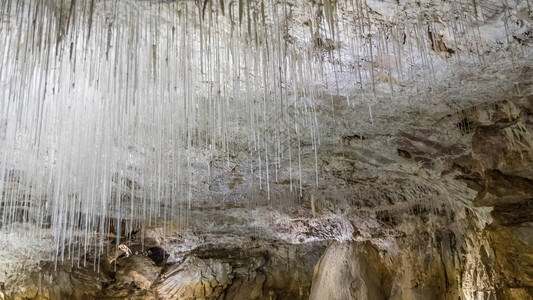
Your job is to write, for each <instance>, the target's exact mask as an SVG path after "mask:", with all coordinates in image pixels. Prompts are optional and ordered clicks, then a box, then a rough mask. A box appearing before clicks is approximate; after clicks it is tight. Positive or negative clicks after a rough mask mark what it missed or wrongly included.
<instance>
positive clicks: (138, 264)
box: [115, 255, 160, 290]
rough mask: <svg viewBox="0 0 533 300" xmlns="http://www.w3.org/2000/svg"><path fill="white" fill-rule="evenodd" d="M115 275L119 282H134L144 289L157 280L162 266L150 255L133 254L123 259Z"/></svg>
mask: <svg viewBox="0 0 533 300" xmlns="http://www.w3.org/2000/svg"><path fill="white" fill-rule="evenodd" d="M120 264H121V266H120V268H119V270H118V271H117V274H116V275H115V279H116V282H117V284H130V283H134V284H135V285H136V286H138V287H139V288H141V289H143V290H147V289H149V288H150V287H151V286H152V284H153V283H154V282H155V281H156V279H157V277H158V275H159V271H160V268H159V267H157V266H156V264H155V262H154V261H153V260H151V259H150V258H149V257H146V256H143V255H133V256H130V257H128V258H125V259H123V260H122V261H121V262H120Z"/></svg>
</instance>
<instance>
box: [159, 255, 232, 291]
mask: <svg viewBox="0 0 533 300" xmlns="http://www.w3.org/2000/svg"><path fill="white" fill-rule="evenodd" d="M231 271H232V268H231V266H230V265H229V264H227V263H222V262H220V261H217V260H214V259H207V260H204V259H200V258H197V257H194V256H189V257H188V258H187V259H186V260H185V261H184V262H183V263H182V264H179V265H176V266H175V267H171V268H170V269H169V270H167V271H166V272H165V273H164V274H162V279H163V281H162V283H161V284H159V285H158V287H157V292H158V294H159V296H160V297H161V299H197V298H205V299H216V298H218V297H219V296H220V295H221V294H222V292H223V291H224V289H225V288H226V287H227V286H228V285H229V284H230V283H231V280H232V275H231Z"/></svg>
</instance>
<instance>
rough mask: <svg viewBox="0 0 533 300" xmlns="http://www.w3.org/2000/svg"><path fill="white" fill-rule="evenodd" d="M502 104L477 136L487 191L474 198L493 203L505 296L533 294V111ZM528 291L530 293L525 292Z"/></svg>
mask: <svg viewBox="0 0 533 300" xmlns="http://www.w3.org/2000/svg"><path fill="white" fill-rule="evenodd" d="M528 99H529V98H528V97H525V99H524V100H525V101H524V102H523V104H524V107H523V108H522V109H520V108H518V107H517V106H516V105H515V104H513V103H510V102H503V103H502V104H500V105H499V107H498V109H497V110H496V112H495V113H494V116H495V118H494V121H495V122H494V123H493V124H491V125H488V126H482V127H479V128H478V129H477V130H476V133H475V134H474V136H473V138H472V145H473V147H472V154H473V158H474V165H473V166H474V168H473V169H474V170H476V171H477V172H478V173H479V174H481V179H482V184H483V189H482V190H481V191H480V193H479V194H478V196H477V197H476V199H475V204H476V205H479V206H491V207H493V211H492V217H493V218H494V222H493V223H492V224H491V225H490V226H489V227H488V233H489V237H490V242H491V246H492V248H493V250H494V252H495V269H496V271H497V272H498V274H499V275H500V276H499V284H498V285H500V286H501V288H500V289H499V290H498V292H499V293H498V294H499V296H500V297H502V298H507V299H512V298H516V299H518V298H527V297H530V298H531V297H533V296H532V295H533V255H532V253H533V244H532V237H533V139H532V137H533V126H532V123H531V116H530V112H529V109H528V107H529V106H528V105H529V100H528ZM525 295H529V296H527V297H526V296H525Z"/></svg>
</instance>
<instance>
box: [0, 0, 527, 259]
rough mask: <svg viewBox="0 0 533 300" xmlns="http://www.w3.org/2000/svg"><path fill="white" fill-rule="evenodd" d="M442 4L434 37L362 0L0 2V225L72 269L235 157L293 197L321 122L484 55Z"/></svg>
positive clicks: (460, 10) (462, 4) (186, 199)
mask: <svg viewBox="0 0 533 300" xmlns="http://www.w3.org/2000/svg"><path fill="white" fill-rule="evenodd" d="M528 3H529V2H528ZM454 5H455V6H454ZM454 5H451V7H452V9H450V12H448V15H444V16H440V18H444V19H443V20H442V21H443V22H450V24H448V27H447V28H448V31H450V32H449V33H450V35H449V36H450V37H452V39H450V40H447V41H444V40H443V39H442V34H440V33H438V32H439V28H437V27H438V26H437V25H435V23H434V22H432V21H430V20H431V18H433V17H434V16H432V15H430V14H429V15H428V14H426V13H424V14H422V13H421V14H420V16H419V17H418V18H416V19H413V20H410V21H409V22H396V23H395V22H393V21H390V20H389V21H387V20H385V19H383V20H380V19H376V12H374V11H373V10H372V9H371V7H370V6H369V5H367V3H366V2H365V1H364V0H352V1H329V0H323V1H318V2H312V1H272V0H269V1H260V0H246V1H245V0H242V1H223V0H220V1H210V0H206V1H194V2H193V1H133V0H113V1H104V0H102V1H97V0H91V1H74V0H71V1H67V0H62V1H59V0H57V1H54V0H43V1H30V0H26V1H15V0H0V40H2V41H3V43H2V44H1V45H0V60H1V64H0V97H1V98H0V227H1V229H2V230H4V231H9V228H10V226H12V225H13V224H16V223H32V224H37V225H38V226H36V227H35V228H38V230H40V228H50V230H52V232H53V235H54V237H55V245H56V247H55V250H56V251H55V253H54V257H55V258H56V259H57V258H59V259H66V258H72V259H74V258H76V259H78V260H80V261H83V260H84V257H85V253H87V252H88V251H91V250H92V249H94V250H95V251H97V252H98V253H101V252H102V251H105V249H104V245H105V239H104V237H105V236H106V235H105V234H104V233H109V232H115V233H117V236H118V239H120V236H121V233H123V232H129V231H131V230H133V229H134V228H146V227H147V226H150V225H151V224H152V222H156V221H157V222H159V221H163V222H165V223H167V222H168V223H173V224H174V223H175V222H178V223H179V221H182V220H183V219H184V216H186V215H187V209H189V208H190V207H191V206H192V205H194V198H195V195H196V194H197V193H200V192H201V191H198V185H197V184H198V181H199V179H198V178H207V179H208V180H209V178H210V175H209V172H210V171H211V170H212V168H213V165H214V164H217V163H218V164H219V166H221V165H226V164H228V165H229V163H230V161H231V157H233V156H237V157H239V158H241V157H246V159H247V160H248V162H249V175H250V178H255V179H256V182H255V183H253V186H256V187H257V188H258V189H262V190H265V191H266V195H267V197H268V198H270V185H271V184H273V183H275V182H278V181H280V180H285V179H288V180H289V183H290V184H289V188H290V189H291V190H294V191H295V192H296V193H298V194H300V195H301V194H302V186H303V184H302V182H303V181H304V180H305V178H312V179H311V182H309V185H318V184H319V167H318V165H317V163H318V161H319V159H318V150H317V149H318V145H319V143H320V134H319V123H318V121H317V114H321V113H326V112H325V111H328V112H327V113H328V114H329V113H330V112H329V111H330V110H331V111H332V110H334V109H335V106H336V104H335V103H333V102H334V101H345V102H346V103H347V105H348V106H350V105H352V106H354V105H355V103H356V100H357V99H360V98H358V97H356V96H354V95H357V93H359V92H361V91H362V90H363V89H365V88H366V87H370V88H371V90H372V91H373V92H372V93H373V94H375V93H376V89H377V88H376V87H377V86H379V85H380V84H382V83H385V85H386V86H387V88H386V89H387V90H389V91H390V93H391V94H392V93H393V92H394V87H393V85H394V83H395V82H398V81H399V80H407V79H412V78H416V77H419V78H424V80H422V81H421V83H420V84H423V83H426V82H429V81H430V79H431V78H432V76H433V74H434V72H435V70H434V63H435V62H440V61H441V60H443V59H446V58H448V57H449V56H450V55H452V54H455V55H454V56H455V58H454V59H455V60H457V61H458V62H460V60H461V59H463V60H466V59H472V57H470V56H468V55H471V54H468V55H464V54H461V55H463V56H461V55H460V53H455V52H454V51H453V50H451V47H452V46H453V45H455V46H453V47H455V49H460V47H461V45H464V44H465V42H464V41H465V40H467V39H469V38H472V37H473V39H471V40H470V42H469V45H470V46H469V47H471V48H469V49H468V50H472V49H475V50H476V51H477V53H478V55H480V52H482V49H483V47H484V45H482V41H481V39H480V36H479V32H476V30H474V29H473V27H468V26H469V25H468V24H470V23H471V21H472V20H477V18H478V15H480V16H482V15H483V14H482V12H479V10H481V8H480V7H477V6H476V4H475V1H474V5H473V6H472V4H471V1H457V3H456V4H454ZM376 20H377V21H376ZM452 31H453V32H452ZM471 41H474V43H472V42H471ZM465 53H472V51H466V52H465ZM439 56H441V57H440V58H439ZM479 57H481V55H480V56H479ZM480 62H481V59H480ZM419 66H422V67H419ZM417 72H421V73H417ZM417 82H418V81H417ZM324 95H326V96H324ZM333 95H335V97H333ZM338 96H341V97H338ZM324 98H326V99H327V100H328V101H318V100H320V99H322V100H323V99H324ZM339 99H341V100H339ZM363 99H364V98H363ZM329 100H331V102H330V101H329ZM366 100H368V101H371V100H369V99H366ZM369 107H370V106H369ZM369 116H370V120H372V115H371V111H369ZM304 142H305V144H308V145H311V147H307V148H305V149H303V146H302V144H303V143H304ZM303 152H306V153H305V155H303ZM304 156H305V157H304ZM304 159H308V160H312V161H313V160H314V163H315V168H314V170H313V171H312V172H310V174H304V175H302V172H304V171H303V170H302V164H303V163H304V162H303V160H304ZM287 166H288V167H287ZM282 167H283V168H286V169H287V168H288V169H289V172H288V174H287V172H285V173H284V174H283V176H285V177H287V176H288V178H281V176H282V175H281V174H278V171H279V170H281V169H282ZM305 175H307V176H305ZM303 177H305V178H303ZM165 228H166V226H165ZM27 234H29V235H31V236H36V237H37V236H39V232H27ZM119 243H120V241H117V243H116V244H117V245H118V244H119ZM95 245H96V246H95ZM91 247H95V248H91ZM95 257H96V256H95Z"/></svg>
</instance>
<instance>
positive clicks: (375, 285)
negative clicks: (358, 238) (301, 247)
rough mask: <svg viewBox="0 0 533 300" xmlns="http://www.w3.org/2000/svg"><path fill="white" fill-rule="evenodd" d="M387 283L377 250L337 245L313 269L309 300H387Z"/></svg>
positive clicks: (363, 245) (385, 273)
mask: <svg viewBox="0 0 533 300" xmlns="http://www.w3.org/2000/svg"><path fill="white" fill-rule="evenodd" d="M390 283H391V282H390V274H388V270H387V269H385V267H384V264H383V262H382V261H381V258H380V256H379V252H378V250H377V249H375V248H373V247H372V246H371V245H370V244H358V243H338V242H337V243H334V244H333V245H331V246H330V247H329V248H328V250H327V251H326V253H325V254H324V255H323V256H322V258H321V259H320V261H319V262H318V264H317V266H316V269H315V274H314V276H313V287H312V289H311V296H310V297H309V299H314V300H319V299H331V300H334V299H335V300H342V299H376V300H379V299H387V298H388V297H389V295H390V294H388V293H390Z"/></svg>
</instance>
